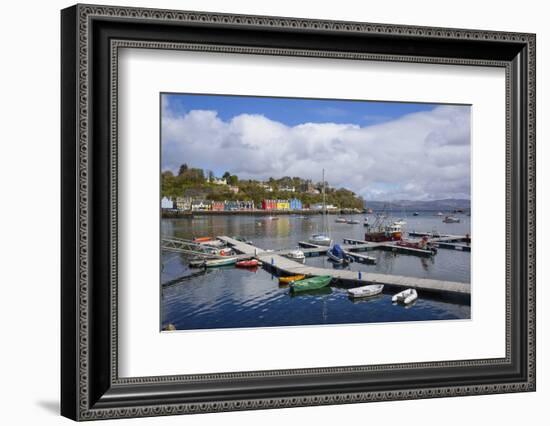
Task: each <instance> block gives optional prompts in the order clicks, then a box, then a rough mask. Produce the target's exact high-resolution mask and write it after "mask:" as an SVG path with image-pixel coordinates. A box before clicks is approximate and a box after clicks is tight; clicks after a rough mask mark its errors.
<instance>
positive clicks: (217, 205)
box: [212, 201, 225, 212]
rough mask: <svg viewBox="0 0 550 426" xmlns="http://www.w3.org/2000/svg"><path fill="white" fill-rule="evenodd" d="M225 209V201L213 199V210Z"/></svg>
mask: <svg viewBox="0 0 550 426" xmlns="http://www.w3.org/2000/svg"><path fill="white" fill-rule="evenodd" d="M224 209H225V202H223V201H212V211H215V212H223V211H224Z"/></svg>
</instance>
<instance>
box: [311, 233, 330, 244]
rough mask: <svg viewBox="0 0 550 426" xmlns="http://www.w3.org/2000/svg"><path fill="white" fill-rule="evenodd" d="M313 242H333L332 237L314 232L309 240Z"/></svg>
mask: <svg viewBox="0 0 550 426" xmlns="http://www.w3.org/2000/svg"><path fill="white" fill-rule="evenodd" d="M308 241H309V242H310V243H311V244H317V245H319V246H330V243H331V242H332V240H331V238H330V237H328V236H326V235H323V234H314V235H312V236H311V238H310V239H309V240H308Z"/></svg>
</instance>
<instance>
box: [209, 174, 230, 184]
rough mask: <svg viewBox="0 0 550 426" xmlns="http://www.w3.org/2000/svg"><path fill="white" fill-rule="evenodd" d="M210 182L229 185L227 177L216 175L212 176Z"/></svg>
mask: <svg viewBox="0 0 550 426" xmlns="http://www.w3.org/2000/svg"><path fill="white" fill-rule="evenodd" d="M210 183H213V184H214V185H227V181H226V180H225V179H218V178H217V177H215V176H213V177H212V179H211V180H210Z"/></svg>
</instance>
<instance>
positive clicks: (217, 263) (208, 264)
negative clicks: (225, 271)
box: [205, 258, 237, 268]
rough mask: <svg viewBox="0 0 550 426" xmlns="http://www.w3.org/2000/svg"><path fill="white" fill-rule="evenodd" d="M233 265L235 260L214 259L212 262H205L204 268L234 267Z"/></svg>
mask: <svg viewBox="0 0 550 426" xmlns="http://www.w3.org/2000/svg"><path fill="white" fill-rule="evenodd" d="M235 263H237V259H234V258H227V259H214V260H207V261H206V262H205V266H206V267H207V268H217V267H219V266H229V265H234V264H235Z"/></svg>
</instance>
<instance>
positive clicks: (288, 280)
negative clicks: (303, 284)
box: [279, 275, 306, 284]
mask: <svg viewBox="0 0 550 426" xmlns="http://www.w3.org/2000/svg"><path fill="white" fill-rule="evenodd" d="M305 277H306V276H305V275H290V276H288V277H279V284H290V283H293V282H294V281H300V280H303V279H304V278H305Z"/></svg>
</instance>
